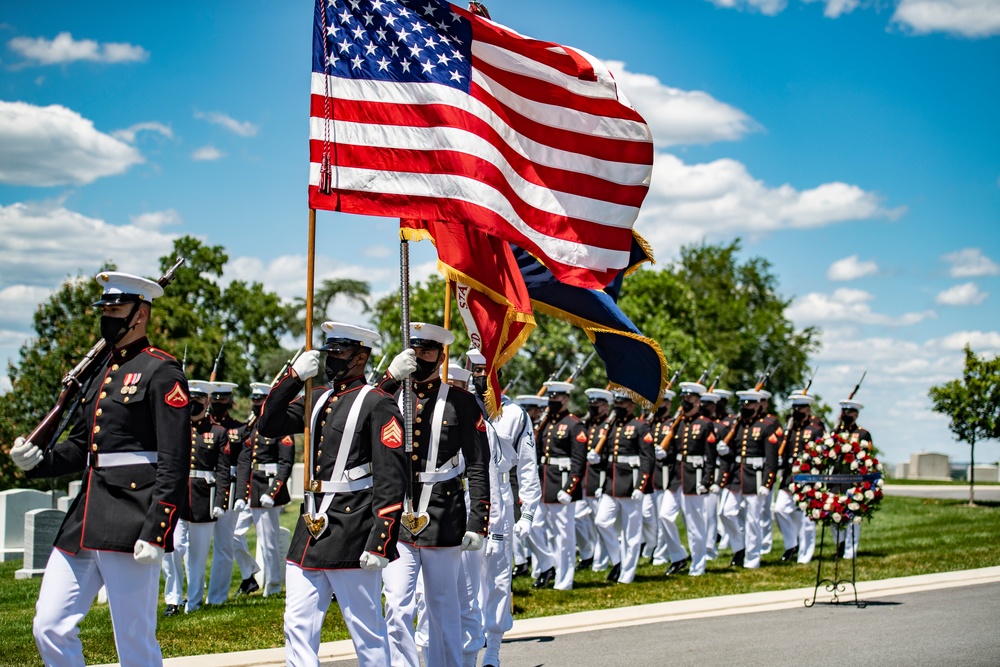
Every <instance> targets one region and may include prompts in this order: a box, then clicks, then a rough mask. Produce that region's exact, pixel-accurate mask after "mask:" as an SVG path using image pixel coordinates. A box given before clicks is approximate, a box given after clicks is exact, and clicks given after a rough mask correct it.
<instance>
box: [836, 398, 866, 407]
mask: <svg viewBox="0 0 1000 667" xmlns="http://www.w3.org/2000/svg"><path fill="white" fill-rule="evenodd" d="M864 408H865V406H863V405H861V404H860V403H858V402H857V401H852V400H851V399H849V398H845V399H844V400H842V401H840V409H841V410H864Z"/></svg>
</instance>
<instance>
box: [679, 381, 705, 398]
mask: <svg viewBox="0 0 1000 667" xmlns="http://www.w3.org/2000/svg"><path fill="white" fill-rule="evenodd" d="M704 393H705V385H703V384H698V383H697V382H681V395H682V396H683V395H684V394H697V395H698V396H701V395H702V394H704Z"/></svg>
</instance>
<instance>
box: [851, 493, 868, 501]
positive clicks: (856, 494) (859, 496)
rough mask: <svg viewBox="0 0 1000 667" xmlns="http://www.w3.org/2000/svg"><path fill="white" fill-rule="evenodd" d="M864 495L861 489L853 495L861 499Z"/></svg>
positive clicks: (856, 498)
mask: <svg viewBox="0 0 1000 667" xmlns="http://www.w3.org/2000/svg"><path fill="white" fill-rule="evenodd" d="M864 497H865V496H864V494H862V493H861V492H860V491H858V492H856V493H855V494H854V496H853V498H854V499H855V500H861V499H862V498H864Z"/></svg>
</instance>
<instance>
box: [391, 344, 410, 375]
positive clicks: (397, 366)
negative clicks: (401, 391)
mask: <svg viewBox="0 0 1000 667" xmlns="http://www.w3.org/2000/svg"><path fill="white" fill-rule="evenodd" d="M415 370H417V353H416V351H414V349H413V348H412V347H408V348H406V349H405V350H403V351H402V352H400V353H399V354H397V355H396V358H395V359H393V360H392V363H391V364H389V369H388V372H389V375H391V376H392V379H393V380H404V379H406V378H408V377H410V375H412V374H413V371H415Z"/></svg>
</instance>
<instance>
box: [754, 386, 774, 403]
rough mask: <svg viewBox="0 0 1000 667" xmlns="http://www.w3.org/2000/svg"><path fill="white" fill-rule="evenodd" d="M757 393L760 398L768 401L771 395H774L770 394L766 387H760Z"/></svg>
mask: <svg viewBox="0 0 1000 667" xmlns="http://www.w3.org/2000/svg"><path fill="white" fill-rule="evenodd" d="M757 393H758V394H760V397H761V399H762V400H763V399H766V400H768V401H770V400H771V397H772V396H774V394H772V393H771V392H769V391H768V390H767V389H761V390H760V391H758V392H757Z"/></svg>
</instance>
